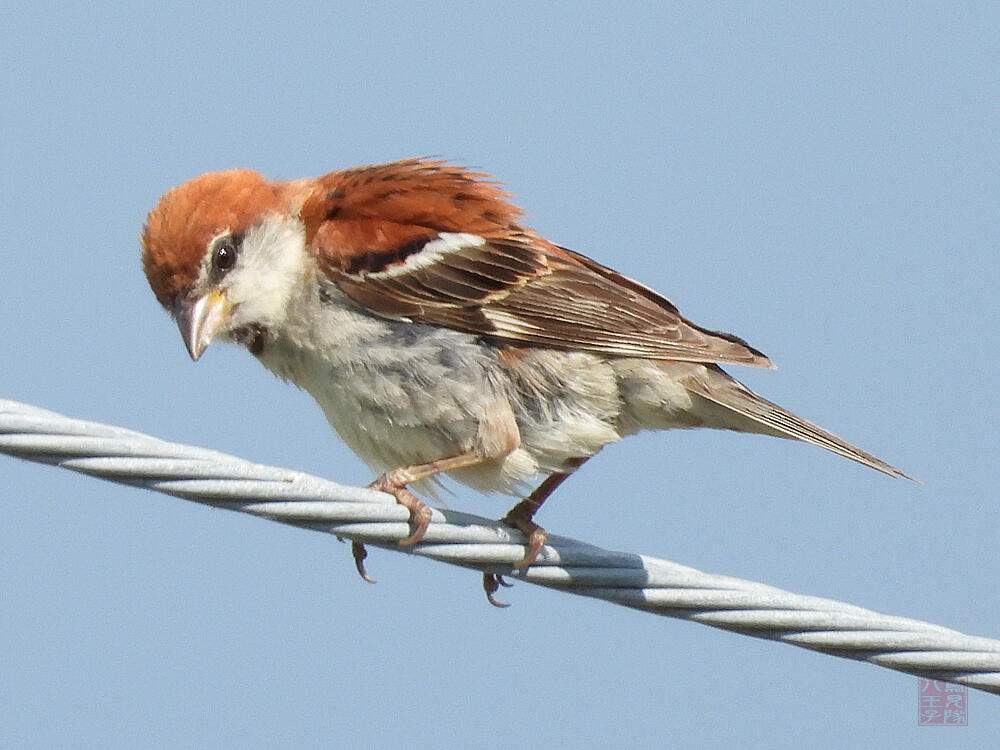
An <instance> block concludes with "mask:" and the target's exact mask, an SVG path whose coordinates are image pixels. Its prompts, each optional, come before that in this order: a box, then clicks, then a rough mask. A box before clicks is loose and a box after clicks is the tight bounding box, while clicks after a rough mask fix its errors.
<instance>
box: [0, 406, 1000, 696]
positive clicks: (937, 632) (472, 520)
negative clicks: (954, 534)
mask: <svg viewBox="0 0 1000 750" xmlns="http://www.w3.org/2000/svg"><path fill="white" fill-rule="evenodd" d="M0 452H3V453H7V454H10V455H12V456H16V457H18V458H23V459H27V460H29V461H36V462H40V463H47V464H52V465H55V466H61V467H63V468H67V469H72V470H73V471H78V472H81V473H84V474H89V475H91V476H95V477H100V478H102V479H107V480H110V481H113V482H119V483H122V484H127V485H132V486H136V487H144V488H146V489H150V490H155V491H157V492H163V493H166V494H168V495H173V496H175V497H180V498H184V499H186V500H193V501H195V502H198V503H203V504H205V505H211V506H214V507H218V508H228V509H230V510H238V511H242V512H244V513H250V514H252V515H255V516H259V517H261V518H266V519H269V520H272V521H279V522H281V523H286V524H290V525H293V526H299V527H304V528H309V529H315V530H317V531H324V532H327V533H330V534H335V535H337V536H339V537H345V538H349V539H352V540H356V541H360V542H364V543H366V544H374V545H376V546H380V547H383V548H385V549H390V550H395V551H399V552H406V553H408V554H415V555H420V556H423V557H430V558H433V559H435V560H440V561H442V562H446V563H450V564H452V565H458V566H461V567H465V568H472V569H476V570H480V571H483V572H484V573H493V574H503V575H505V576H508V577H511V578H514V579H517V580H523V581H527V582H529V583H534V584H538V585H540V586H546V587H548V588H553V589H558V590H560V591H565V592H569V593H573V594H580V595H582V596H590V597H594V598H597V599H603V600H605V601H609V602H613V603H615V604H620V605H623V606H626V607H632V608H634V609H640V610H643V611H646V612H652V613H655V614H660V615H667V616H670V617H676V618H681V619H684V620H691V621H693V622H699V623H702V624H704V625H711V626H712V627H716V628H722V629H724V630H729V631H733V632H736V633H742V634H744V635H752V636H756V637H759V638H768V639H771V640H776V641H780V642H782V643H790V644H792V645H795V646H800V647H802V648H807V649H812V650H814V651H821V652H823V653H826V654H831V655H833V656H840V657H844V658H849V659H855V660H859V661H867V662H869V663H871V664H876V665H878V666H882V667H887V668H889V669H894V670H897V671H900V672H906V673H909V674H913V675H917V676H920V677H926V678H930V679H938V680H948V681H951V682H957V683H960V684H964V685H968V686H969V687H973V688H978V689H980V690H984V691H987V692H991V693H997V694H1000V641H998V640H995V639H992V638H983V637H975V636H969V635H965V634H963V633H959V632H957V631H955V630H950V629H948V628H944V627H941V626H939V625H933V624H930V623H927V622H922V621H920V620H912V619H908V618H905V617H895V616H892V615H883V614H879V613H877V612H873V611H871V610H868V609H863V608H861V607H856V606H853V605H850V604H846V603H844V602H838V601H835V600H832V599H823V598H819V597H814V596H803V595H800V594H793V593H790V592H788V591H783V590H781V589H778V588H775V587H773V586H767V585H765V584H762V583H756V582H754V581H746V580H743V579H740V578H733V577H730V576H723V575H713V574H709V573H702V572H701V571H698V570H695V569H693V568H689V567H686V566H684V565H679V564H677V563H673V562H668V561H666V560H659V559H657V558H653V557H647V556H645V555H638V554H633V553H627V552H611V551H608V550H604V549H601V548H600V547H595V546H593V545H590V544H586V543H584V542H581V541H578V540H575V539H570V538H567V537H560V536H556V535H554V534H553V535H550V537H549V543H548V544H547V545H546V547H545V548H544V550H543V552H542V554H541V555H539V557H538V560H537V562H536V563H535V564H534V565H532V566H531V567H530V568H528V569H527V570H524V571H518V570H516V569H514V568H513V567H512V565H513V564H514V563H515V562H517V561H519V560H520V559H521V558H522V557H523V555H524V537H523V536H522V535H521V534H520V532H517V531H515V530H513V529H511V528H508V527H507V526H505V525H503V524H501V523H498V522H496V521H492V520H489V519H485V518H481V517H479V516H473V515H469V514H466V513H460V512H457V511H453V510H437V509H435V510H434V511H433V519H432V521H431V525H430V527H429V528H428V530H427V534H426V536H425V537H424V539H423V541H422V542H421V543H420V544H418V545H416V546H415V547H399V546H397V544H396V542H397V541H399V540H400V539H403V538H405V537H406V536H408V535H409V533H410V528H409V523H408V521H409V512H408V511H407V510H406V509H405V508H403V507H402V506H400V505H398V504H397V503H396V502H395V499H394V498H392V496H390V495H387V494H384V493H382V492H378V491H375V490H371V489H363V488H357V487H345V486H342V485H339V484H336V483H334V482H330V481H327V480H324V479H320V478H319V477H315V476H311V475H309V474H304V473H301V472H296V471H290V470H288V469H281V468H275V467H270V466H263V465H260V464H255V463H251V462H249V461H244V460H243V459H239V458H236V457H234V456H229V455H226V454H224V453H219V452H217V451H212V450H206V449H203V448H195V447H192V446H187V445H179V444H177V443H169V442H166V441H163V440H159V439H157V438H154V437H150V436H148V435H143V434H141V433H138V432H132V431H131V430H126V429H123V428H120V427H113V426H110V425H104V424H98V423H94V422H85V421H81V420H76V419H70V418H67V417H64V416H61V415H58V414H55V413H52V412H48V411H44V410H42V409H39V408H37V407H33V406H29V405H26V404H20V403H17V402H14V401H6V400H0Z"/></svg>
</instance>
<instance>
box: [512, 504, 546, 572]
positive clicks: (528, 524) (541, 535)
mask: <svg viewBox="0 0 1000 750" xmlns="http://www.w3.org/2000/svg"><path fill="white" fill-rule="evenodd" d="M521 507H522V504H521V503H518V504H517V505H515V506H514V508H513V509H512V510H511V511H510V513H508V514H507V515H506V516H504V517H503V518H502V519H501V521H503V523H505V524H507V525H508V526H513V527H514V528H515V529H517V530H518V531H520V532H521V533H522V534H524V535H525V536H526V537H528V552H527V554H525V556H524V559H522V560H521V561H520V562H516V563H514V567H515V568H521V569H524V568H527V567H528V566H529V565H531V564H532V563H533V562H535V558H537V557H538V553H539V552H541V551H542V547H544V546H545V542H547V541H548V539H549V535H548V534H547V533H546V532H545V529H543V528H542V527H541V526H539V525H538V524H537V523H535V522H534V521H532V520H531V516H530V515H528V514H527V513H526V512H524V511H522V510H520V508H521Z"/></svg>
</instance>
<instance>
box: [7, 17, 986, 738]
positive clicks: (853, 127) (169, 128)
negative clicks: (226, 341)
mask: <svg viewBox="0 0 1000 750" xmlns="http://www.w3.org/2000/svg"><path fill="white" fill-rule="evenodd" d="M541 6H542V4H538V3H518V2H512V3H490V4H466V3H448V2H441V3H436V4H434V6H433V7H423V6H422V5H420V4H412V5H407V4H399V3H392V2H387V3H380V4H378V7H377V8H374V7H373V8H372V9H370V10H368V9H363V8H361V6H360V5H359V4H344V5H343V6H341V7H336V6H335V5H334V4H332V3H328V2H327V3H316V4H305V5H303V6H301V7H294V6H289V5H282V4H274V3H260V4H256V3H253V2H250V3H242V4H234V5H228V6H227V5H222V6H217V7H215V8H213V9H205V8H203V7H202V4H199V3H191V4H157V3H151V4H144V5H142V6H141V7H140V6H135V5H120V6H116V5H113V4H109V3H100V2H98V3H96V4H92V5H91V6H90V7H87V8H86V9H84V8H83V7H82V6H81V7H80V8H72V7H66V6H65V5H63V4H46V3H31V4H28V3H24V4H22V5H20V6H16V5H15V7H10V8H8V10H7V12H6V13H5V19H4V24H3V25H2V26H0V59H2V62H3V64H2V65H0V92H2V96H3V98H4V101H5V106H4V107H3V108H2V109H0V135H2V141H0V144H2V145H0V155H2V162H0V164H2V165H3V168H2V169H0V191H2V200H0V221H2V226H3V228H4V232H5V245H6V247H5V248H4V249H3V253H2V255H0V289H2V293H3V298H4V305H3V306H2V310H0V336H2V337H3V339H2V340H3V342H4V346H3V351H4V352H5V353H6V355H5V357H4V366H3V367H2V368H0V398H9V399H15V400H20V401H26V402H29V403H33V404H36V405H38V406H42V407H44V408H47V409H51V410H54V411H59V412H63V413H66V414H69V415H72V416H76V417H81V418H86V419H91V420H96V421H104V422H111V423H115V424H120V425H123V426H126V427H129V428H132V429H136V430H140V431H144V432H148V433H152V434H154V435H157V436H160V437H163V438H166V439H169V440H174V441H179V442H187V443H193V444H196V445H203V446H210V447H213V448H217V449H219V450H222V451H226V452H229V453H234V454H237V455H240V456H244V457H246V458H249V459H252V460H255V461H260V462H264V463H270V464H277V465H283V466H289V467H292V468H295V469H300V470H304V471H308V472H312V473H315V474H319V475H322V476H326V477H329V478H331V479H334V480H337V481H340V482H343V483H348V484H364V483H367V482H368V481H369V480H370V479H371V477H370V476H369V474H368V472H367V470H366V469H365V467H364V466H363V465H362V464H361V463H360V462H359V461H358V460H357V459H355V458H354V457H353V456H352V455H351V454H350V453H349V452H348V451H347V449H346V448H345V447H343V446H342V445H341V444H340V443H339V442H338V441H337V439H336V438H335V437H334V436H333V435H332V434H331V433H330V432H329V430H328V428H327V426H326V424H325V422H324V420H323V418H322V416H321V414H320V413H319V410H318V409H317V408H316V407H315V406H314V405H313V404H312V402H311V401H310V400H309V399H308V397H306V396H305V395H304V394H302V393H300V392H297V391H295V390H293V389H291V388H290V387H288V386H285V385H283V384H281V383H279V382H278V381H277V380H275V379H274V378H272V377H271V376H270V375H268V374H267V373H266V372H265V371H264V370H263V369H262V368H260V367H259V366H258V365H257V364H256V363H255V362H254V361H253V359H252V358H251V357H250V356H249V355H247V354H246V353H245V352H242V351H239V350H236V349H227V348H225V347H216V348H212V349H210V350H209V352H208V353H207V354H206V356H205V357H204V358H203V359H202V361H200V362H199V363H197V364H193V363H192V362H190V361H189V359H188V356H187V354H186V352H185V351H184V347H183V345H182V343H181V340H180V337H179V335H178V333H177V330H176V328H175V327H174V326H173V324H172V323H171V322H170V320H169V319H168V317H167V316H166V315H165V314H164V312H163V311H162V310H161V309H160V308H159V307H158V305H157V304H156V302H155V300H154V298H153V296H152V294H151V293H150V291H149V289H148V287H147V286H146V282H145V279H144V278H143V276H142V273H141V269H140V265H139V255H138V252H139V251H138V242H137V237H138V234H139V231H140V227H141V225H142V221H143V219H144V217H145V214H146V212H147V211H148V210H149V209H150V208H151V207H152V206H153V205H154V204H155V202H156V201H157V199H158V197H159V196H160V194H161V193H163V192H164V191H165V190H166V189H168V188H169V187H171V186H173V185H175V184H177V183H179V182H182V181H184V180H185V179H187V178H189V177H192V176H195V175H197V174H199V173H201V172H204V171H209V170H217V169H224V168H231V167H237V166H240V167H249V168H254V169H257V170H260V171H262V172H264V173H266V174H268V175H270V176H273V177H280V178H297V177H304V176H312V175H317V174H322V173H324V172H327V171H330V170H332V169H336V168H340V167H345V166H351V165H355V164H361V163H369V162H375V161H385V160H390V159H396V158H401V157H407V156H417V155H437V156H442V157H446V158H449V159H452V160H454V161H457V162H460V163H466V164H471V165H473V166H476V167H479V168H482V169H483V170H486V171H489V172H491V173H493V174H495V175H497V176H498V177H499V178H501V179H502V180H503V181H505V182H506V183H507V185H508V186H509V189H510V190H511V191H512V192H513V193H514V194H515V195H516V196H517V200H518V202H519V203H520V204H521V205H522V206H524V207H525V209H526V210H527V213H528V217H529V222H530V224H531V225H532V226H534V227H535V228H536V229H538V230H539V231H540V232H542V233H543V234H545V235H546V236H547V237H549V238H550V239H552V240H554V241H556V242H558V243H560V244H563V245H565V246H568V247H571V248H573V249H575V250H577V251H579V252H582V253H585V254H587V255H590V256H592V257H594V258H596V259H598V260H600V261H601V262H603V263H605V264H607V265H610V266H612V267H614V268H617V269H619V270H621V271H623V272H626V273H628V274H629V275H632V276H633V277H635V278H637V279H639V280H641V281H643V282H644V283H646V284H648V285H650V286H652V287H654V288H656V289H657V290H659V291H661V292H663V293H664V294H666V295H667V296H669V297H670V298H671V299H672V300H673V301H674V302H675V303H676V304H677V305H678V306H679V307H680V308H681V310H682V311H683V312H684V313H685V314H686V315H687V316H688V317H690V318H691V319H693V320H694V321H696V322H697V323H699V324H701V325H704V326H708V327H712V328H720V329H723V330H727V331H732V332H734V333H736V334H738V335H740V336H742V337H744V338H746V339H747V340H748V341H750V342H751V343H752V344H753V345H754V346H756V347H758V348H760V349H761V350H763V351H764V352H766V353H767V354H768V355H769V356H770V357H771V358H772V359H773V360H774V361H775V362H776V363H777V364H778V366H779V368H780V369H779V370H778V371H776V372H763V371H760V372H759V371H748V370H740V369H739V368H734V369H733V373H734V374H735V375H737V376H738V377H740V378H741V379H742V380H744V381H745V382H747V383H748V384H749V385H751V386H752V387H753V388H755V389H756V390H758V391H760V392H761V393H762V394H763V395H765V396H767V397H768V398H771V399H773V400H775V401H778V402H779V403H781V404H783V405H784V406H786V407H788V408H790V409H792V410H794V411H796V412H797V413H799V414H801V415H803V416H805V417H806V418H809V419H812V420H814V421H816V422H818V423H819V424H822V425H824V426H826V427H828V428H830V429H832V430H834V431H835V432H837V433H838V434H840V435H842V436H843V437H845V438H847V439H849V440H851V441H853V442H856V443H857V444H858V445H860V446H862V447H863V448H865V449H867V450H870V451H872V452H874V453H875V454H876V455H879V456H880V457H882V458H884V459H886V460H888V461H889V462H891V463H894V464H896V465H897V466H899V467H900V468H902V469H903V470H905V471H907V472H909V473H911V474H913V475H914V476H916V477H918V478H920V479H921V480H923V482H924V484H923V485H917V484H913V483H909V482H904V481H893V480H891V479H889V478H887V477H884V476H881V475H879V474H877V473H875V472H873V471H870V470H866V469H864V468H862V467H859V466H857V465H854V464H852V463H850V462H848V461H845V460H843V459H839V458H837V457H835V456H832V455H831V454H827V453H825V452H823V451H821V450H819V449H816V448H812V447H810V446H805V445H799V444H792V443H788V442H784V441H778V440H773V439H769V438H764V437H747V436H739V435H727V434H721V433H697V432H691V433H660V434H647V435H642V436H638V437H634V438H630V439H628V440H626V441H625V442H623V443H622V444H619V445H615V446H611V447H609V448H608V449H606V450H605V451H604V452H603V453H602V454H601V456H600V457H599V458H597V459H595V460H594V461H592V462H590V463H589V464H588V465H587V466H586V467H585V468H584V469H583V470H582V472H581V474H580V475H579V476H577V477H574V478H573V479H572V480H571V481H570V482H568V483H567V484H566V485H565V486H564V487H563V488H562V489H561V490H560V491H559V493H557V494H556V495H555V496H554V498H553V499H552V501H551V502H550V504H547V505H546V507H545V509H544V511H543V513H542V515H541V517H540V520H541V521H542V523H543V524H544V525H545V526H546V527H547V528H548V529H549V530H550V531H553V532H556V533H560V534H566V535H569V536H574V537H577V538H580V539H585V540H587V541H590V542H593V543H595V544H599V545H601V546H604V547H609V548H613V549H623V550H629V551H635V552H642V553H646V554H650V555H654V556H658V557H663V558H666V559H670V560H675V561H677V562H680V563H683V564H685V565H690V566H693V567H697V568H700V569H702V570H706V571H711V572H716V573H725V574H729V575H735V576H739V577H743V578H750V579H754V580H759V581H764V582H767V583H770V584H773V585H777V586H781V587H783V588H787V589H790V590H792V591H796V592H800V593H808V594H815V595H818V596H825V597H831V598H838V599H843V600H846V601H850V602H852V603H855V604H859V605H862V606H865V607H869V608H872V609H876V610H879V611H882V612H886V613H890V614H897V615H904V616H910V617H916V618H921V619H926V620H929V621H932V622H935V623H938V624H941V625H945V626H949V627H953V628H956V629H958V630H962V631H965V632H968V633H971V634H976V635H987V636H994V637H995V636H1000V632H998V630H997V627H998V626H997V623H998V622H1000V594H998V593H997V586H996V581H997V580H998V577H1000V569H998V561H997V555H996V547H997V545H996V533H997V529H998V528H1000V509H998V507H997V503H996V487H997V485H998V482H997V463H998V462H997V458H998V452H997V446H998V444H1000V440H998V438H1000V435H998V424H1000V413H998V407H997V398H996V388H995V380H996V370H997V364H998V363H997V359H998V351H1000V347H998V341H997V330H998V328H1000V325H998V323H1000V319H998V314H997V307H996V289H997V285H998V282H1000V272H998V271H1000V261H998V257H1000V254H998V240H1000V212H998V206H1000V146H998V145H997V128H998V125H1000V108H998V101H1000V79H998V73H997V71H998V70H1000V54H998V52H997V45H996V29H997V28H998V22H1000V12H998V11H997V9H996V7H995V6H993V5H990V4H972V3H940V4H927V3H905V4H903V3H901V4H895V5H894V4H877V5H876V4H872V5H866V4H856V3H851V4H846V5H844V6H843V7H838V8H837V9H836V10H833V9H832V6H831V7H828V6H825V5H819V4H812V3H757V4H754V3H737V4H731V5H720V4H714V5H711V6H709V5H708V4H704V5H703V4H694V3H692V4H687V5H674V4H667V3H634V4H625V5H620V6H617V7H612V6H611V5H608V4H606V3H577V4H570V3H550V4H544V7H541ZM0 467H2V468H0V595H2V597H3V600H4V605H3V607H2V608H0V665H2V667H0V694H2V695H4V696H5V697H4V699H3V701H0V744H4V745H10V746H13V745H21V746H47V747H77V746H81V745H89V746H102V747H134V746H137V745H159V746H174V747H194V746H227V745H231V746H235V745H239V746H242V747H275V746H295V747H310V746H328V745H331V744H337V745H343V746H358V745H359V743H365V744H372V743H378V744H380V745H385V746H395V745H402V744H403V743H404V742H405V743H406V744H407V745H408V746H410V747H418V748H423V747H428V748H429V747H442V746H449V745H459V744H461V746H463V747H470V748H476V747H506V746H521V747H525V746H533V747H544V746H546V745H553V744H555V743H559V744H560V745H564V746H575V747H607V746H612V745H623V746H628V747H661V746H665V745H667V744H678V745H685V746H686V745H693V746H704V747H722V746H726V747H728V746H732V745H734V744H739V745H740V746H743V747H780V746H786V745H787V746H791V745H795V746H809V747H814V748H828V747H829V748H833V747H837V748H839V747H847V746H902V745H904V744H905V745H906V746H909V747H936V746H939V745H945V744H947V745H955V744H958V743H960V742H964V743H965V744H967V745H969V746H975V745H979V746H984V745H985V744H987V742H988V741H989V740H993V741H995V731H996V726H997V725H998V720H1000V703H998V702H997V699H996V698H994V697H991V696H987V695H985V694H979V693H974V694H972V695H971V696H970V720H969V724H970V726H969V727H967V728H965V729H957V728H952V729H929V728H923V729H921V728H918V727H916V689H917V688H916V680H915V678H911V677H907V676H904V675H900V674H896V673H892V672H889V671H886V670H882V669H878V668H876V667H872V666H868V665H864V664H857V663H854V662H848V661H842V660H839V659H834V658H831V657H826V656H821V655H817V654H812V653H809V652H807V651H804V650H801V649H795V648H791V647H787V646H782V645H778V644H774V643H769V642H764V641H757V640H754V639H750V638H746V637H742V636H737V635H733V634H729V633H724V632H721V631H715V630H712V629H709V628H706V627H702V626H698V625H695V624H692V623H686V622H679V621H674V620H670V619H664V618H656V617H653V616H650V615H645V614H641V613H637V612H631V611H627V610H624V609H618V608H614V607H611V606H609V605H606V604H602V603H600V602H596V601H587V600H582V599H576V598H573V597H569V596H565V595H560V594H557V593H555V592H551V591H546V590H542V589H536V588H533V587H530V586H527V585H518V586H516V587H515V588H514V589H511V590H509V591H505V592H504V593H505V594H506V598H507V600H508V601H511V602H512V603H513V605H514V606H512V607H510V608H509V609H507V610H504V611H496V610H494V609H493V608H491V607H489V606H488V605H487V604H486V603H485V601H484V600H483V597H482V594H481V592H480V590H479V588H478V586H479V584H478V581H477V579H476V577H475V576H474V575H473V574H471V573H469V572H466V571H460V570H457V569H451V568H448V567H445V566H443V565H440V564H435V563H432V562H429V561H425V560H420V559H414V558H411V557H409V556H406V555H403V554H393V553H391V552H383V551H380V550H373V551H372V555H371V557H370V558H369V565H370V569H371V570H372V572H373V574H374V575H375V576H376V577H377V578H378V581H379V582H378V585H376V586H369V585H366V584H364V583H363V582H362V581H360V580H359V579H358V578H357V576H356V575H355V574H354V572H353V568H352V565H351V561H350V557H349V554H348V550H347V548H346V547H345V546H342V545H339V544H337V543H336V541H335V540H333V539H331V538H327V537H325V536H323V535H321V534H316V533H310V532H306V531H301V530H296V529H291V528H285V527H282V526H278V525H276V524H269V523H265V522H262V521H259V520H256V519H251V518H247V517H244V516H241V515H238V514H233V513H226V512H219V511H213V510H209V509H206V508H204V507H201V506H197V505H194V504H190V503H186V502H183V501H180V500H175V499H171V498H167V497H163V496H158V495H154V494H151V493H145V492H141V491H138V490H133V489H128V488H124V487H118V486H113V485H110V484H107V483H103V482H98V481H96V480H93V479H89V478H85V477H81V476H78V475H74V474H71V473H69V472H65V471H60V470H57V469H53V468H49V467H43V466H37V465H31V464H26V463H22V462H18V461H15V460H13V459H8V458H6V457H0ZM449 503H450V505H451V506H452V507H455V508H458V509H462V510H467V511H470V512H474V513H479V514H482V515H489V516H500V515H502V514H503V512H505V510H506V509H507V505H508V504H509V503H507V502H506V500H505V499H503V498H488V497H481V496H477V495H476V494H475V493H472V492H470V491H467V490H460V491H459V492H458V493H457V494H456V495H455V496H454V497H452V498H451V499H450V500H449Z"/></svg>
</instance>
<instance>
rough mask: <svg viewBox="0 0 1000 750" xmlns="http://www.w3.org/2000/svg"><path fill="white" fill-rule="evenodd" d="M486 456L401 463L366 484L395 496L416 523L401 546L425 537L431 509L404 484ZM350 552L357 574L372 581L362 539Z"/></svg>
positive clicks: (478, 460)
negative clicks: (408, 464)
mask: <svg viewBox="0 0 1000 750" xmlns="http://www.w3.org/2000/svg"><path fill="white" fill-rule="evenodd" d="M484 460H485V459H484V458H483V456H482V454H481V453H479V452H477V451H469V452H468V453H460V454H459V455H457V456H452V457H451V458H442V459H439V460H437V461H431V462H429V463H426V464H414V465H413V466H401V467H400V468H398V469H393V470H392V471H387V472H386V473H385V474H383V475H382V476H380V477H379V478H378V479H376V480H375V481H374V482H372V483H371V484H369V485H368V486H369V487H371V488H372V489H373V490H381V491H382V492H388V493H389V494H390V495H392V496H393V497H395V498H396V502H397V503H399V504H400V505H402V506H403V507H404V508H406V509H407V510H408V511H410V521H411V522H412V523H413V524H414V525H415V526H416V528H415V529H414V530H413V533H412V534H410V535H409V536H408V537H406V539H402V540H400V542H399V543H400V544H401V545H403V546H410V545H413V544H416V543H417V542H419V541H420V540H421V539H423V538H424V534H426V533H427V526H428V525H429V524H430V522H431V509H430V508H429V507H427V505H426V504H425V503H424V502H423V501H422V500H421V499H420V498H418V497H417V496H416V495H414V494H413V493H412V492H410V491H409V490H408V489H407V488H406V485H408V484H409V483H410V482H416V481H419V480H421V479H427V478H428V477H432V476H434V475H435V474H439V473H441V472H442V471H452V470H453V469H461V468H463V467H465V466H473V465H474V464H478V463H481V462H482V461H484ZM351 552H352V554H353V555H354V566H355V567H356V568H357V569H358V574H359V575H360V576H361V577H362V578H364V579H365V580H366V581H369V582H374V581H373V579H372V578H371V576H369V575H368V572H367V571H366V570H365V563H364V560H365V558H366V557H367V556H368V550H367V549H365V545H364V544H362V543H361V542H351Z"/></svg>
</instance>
